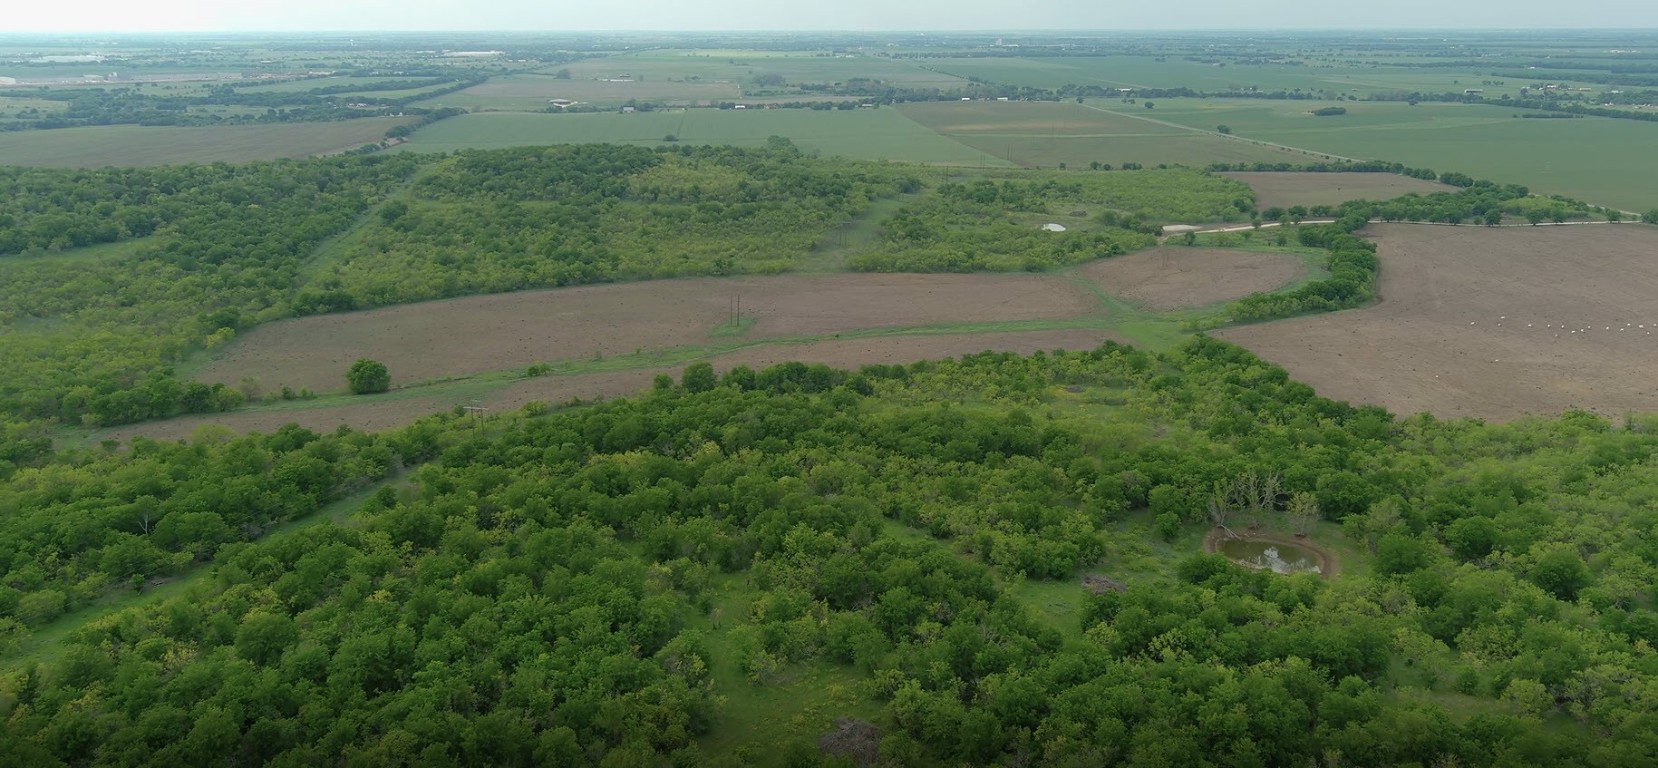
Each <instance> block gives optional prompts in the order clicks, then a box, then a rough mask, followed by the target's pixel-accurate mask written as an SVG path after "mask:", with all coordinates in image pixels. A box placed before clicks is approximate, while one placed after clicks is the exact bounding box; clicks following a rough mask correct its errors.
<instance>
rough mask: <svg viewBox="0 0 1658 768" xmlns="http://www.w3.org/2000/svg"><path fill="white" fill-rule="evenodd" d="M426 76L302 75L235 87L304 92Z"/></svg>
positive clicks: (246, 89) (243, 90) (248, 90)
mask: <svg viewBox="0 0 1658 768" xmlns="http://www.w3.org/2000/svg"><path fill="white" fill-rule="evenodd" d="M430 79H431V78H428V77H347V76H343V75H336V76H330V77H303V78H299V79H297V80H282V81H279V82H273V83H260V84H258V85H245V86H241V87H239V88H237V89H236V90H237V91H240V92H241V93H305V92H307V91H314V90H316V89H318V88H333V87H335V86H341V85H351V86H373V85H377V84H379V83H390V82H396V81H399V80H430Z"/></svg>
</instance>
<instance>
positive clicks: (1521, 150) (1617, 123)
mask: <svg viewBox="0 0 1658 768" xmlns="http://www.w3.org/2000/svg"><path fill="white" fill-rule="evenodd" d="M1090 104H1093V105H1097V106H1099V107H1101V108H1104V109H1111V110H1114V111H1119V112H1133V111H1134V110H1136V109H1141V108H1140V107H1137V106H1135V105H1128V104H1122V103H1121V102H1116V101H1097V102H1090ZM1321 106H1328V104H1326V103H1324V102H1308V101H1264V100H1256V99H1231V100H1229V99H1162V100H1158V101H1157V108H1156V110H1154V111H1155V115H1156V117H1157V118H1158V119H1161V120H1166V121H1169V122H1174V123H1180V124H1182V125H1188V126H1191V127H1193V128H1197V129H1204V130H1213V129H1214V128H1215V126H1217V125H1220V124H1225V125H1227V126H1229V127H1230V128H1231V129H1232V131H1233V134H1234V135H1235V136H1237V137H1240V138H1242V139H1259V140H1263V141H1269V142H1273V143H1277V144H1286V145H1290V146H1294V147H1300V148H1303V149H1308V150H1313V151H1317V152H1326V153H1332V154H1336V155H1343V156H1347V157H1355V158H1360V159H1381V160H1388V161H1392V162H1400V163H1404V164H1406V165H1410V166H1415V167H1426V168H1432V169H1434V170H1439V171H1448V170H1450V171H1460V172H1462V173H1467V174H1470V175H1472V176H1474V177H1476V178H1485V179H1491V180H1493V181H1499V182H1508V183H1516V184H1524V185H1526V186H1529V187H1531V189H1532V191H1534V192H1541V193H1546V194H1563V195H1568V196H1571V197H1575V198H1578V199H1581V200H1585V201H1588V202H1591V203H1594V204H1597V205H1609V206H1617V207H1621V208H1624V209H1627V210H1632V211H1645V210H1648V209H1651V208H1653V207H1654V206H1658V190H1655V189H1654V188H1653V186H1652V179H1653V178H1655V177H1658V123H1648V122H1640V121H1635V120H1615V119H1610V118H1593V117H1591V118H1583V119H1580V120H1528V119H1525V118H1515V117H1514V114H1515V113H1516V112H1518V111H1521V110H1514V109H1505V108H1502V107H1496V106H1489V105H1469V104H1435V103H1426V102H1424V103H1421V104H1417V105H1416V106H1414V107H1413V106H1410V105H1409V104H1404V103H1395V102H1387V103H1366V102H1344V103H1342V104H1341V106H1344V107H1346V108H1347V114H1345V115H1341V116H1336V117H1314V116H1312V115H1310V114H1308V112H1309V111H1310V110H1313V109H1317V108H1319V107H1321Z"/></svg>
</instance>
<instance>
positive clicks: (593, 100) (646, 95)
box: [418, 74, 742, 112]
mask: <svg viewBox="0 0 1658 768" xmlns="http://www.w3.org/2000/svg"><path fill="white" fill-rule="evenodd" d="M741 97H742V89H741V88H739V87H738V86H737V84H736V83H731V82H713V81H706V82H705V81H698V82H685V81H669V80H655V79H647V80H630V81H613V80H595V79H591V78H581V79H577V78H574V77H572V78H570V79H568V80H566V79H561V78H558V77H554V76H553V75H540V74H523V75H505V76H502V77H495V78H491V79H490V80H489V82H486V83H480V84H478V85H474V86H472V87H471V88H467V89H465V90H461V91H456V92H454V93H446V94H443V95H442V96H437V97H434V98H431V99H428V100H426V101H422V102H419V104H418V106H422V107H432V108H437V107H460V108H462V109H467V110H471V111H509V112H525V111H542V110H545V109H547V102H548V100H550V99H570V100H572V101H579V102H582V103H585V104H599V105H618V104H623V103H626V102H628V101H633V100H639V101H656V100H661V101H666V102H669V103H674V104H708V103H712V102H717V101H733V100H736V99H738V98H741Z"/></svg>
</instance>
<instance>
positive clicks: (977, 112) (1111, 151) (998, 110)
mask: <svg viewBox="0 0 1658 768" xmlns="http://www.w3.org/2000/svg"><path fill="white" fill-rule="evenodd" d="M897 109H898V110H899V111H901V112H903V113H904V114H905V115H907V116H909V117H910V118H912V119H914V120H915V121H916V122H918V123H921V124H922V125H925V126H927V127H928V128H931V129H933V130H935V131H937V132H939V133H940V134H942V135H944V136H947V137H949V138H951V139H955V140H956V141H959V142H961V143H962V144H966V145H967V146H970V147H974V148H976V149H978V150H980V151H982V152H985V153H988V154H991V155H995V156H996V157H1000V158H1002V159H1004V160H1007V161H1009V162H1012V163H1015V164H1018V165H1021V166H1025V167H1046V168H1054V167H1057V166H1059V165H1060V164H1061V163H1064V164H1065V165H1066V166H1067V167H1082V166H1086V165H1089V164H1090V163H1094V162H1098V163H1106V164H1110V165H1112V166H1119V165H1122V164H1123V163H1125V162H1131V163H1140V164H1141V165H1147V166H1152V165H1158V164H1163V163H1166V164H1169V165H1193V166H1203V165H1208V164H1210V163H1217V162H1224V163H1239V162H1248V163H1254V162H1266V163H1305V162H1308V157H1307V156H1306V155H1304V154H1301V153H1296V152H1289V151H1285V150H1282V149H1276V148H1273V147H1264V146H1260V145H1256V144H1250V143H1247V142H1242V141H1235V140H1232V139H1227V138H1225V137H1221V136H1216V135H1213V134H1210V133H1207V132H1202V131H1193V130H1191V129H1189V128H1185V127H1181V126H1178V125H1173V124H1170V123H1166V122H1160V121H1156V120H1148V119H1146V118H1145V117H1143V116H1140V115H1135V114H1133V113H1125V114H1116V113H1113V112H1106V111H1101V110H1099V109H1095V108H1092V107H1090V106H1086V105H1082V104H1076V103H1074V102H1051V101H955V102H919V103H912V104H904V105H902V106H900V107H898V108H897Z"/></svg>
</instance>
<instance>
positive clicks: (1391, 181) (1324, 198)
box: [1222, 172, 1456, 210]
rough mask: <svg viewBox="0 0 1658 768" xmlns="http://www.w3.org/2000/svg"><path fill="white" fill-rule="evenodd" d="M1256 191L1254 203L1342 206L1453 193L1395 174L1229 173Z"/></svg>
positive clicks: (1263, 206)
mask: <svg viewBox="0 0 1658 768" xmlns="http://www.w3.org/2000/svg"><path fill="white" fill-rule="evenodd" d="M1222 175H1223V176H1231V177H1232V178H1234V179H1237V180H1238V181H1241V182H1243V183H1245V184H1248V185H1249V188H1250V189H1253V190H1255V206H1256V207H1257V208H1260V209H1262V210H1265V209H1267V208H1272V207H1274V206H1277V207H1280V208H1288V207H1290V206H1292V205H1340V204H1341V203H1345V202H1347V201H1349V200H1391V199H1393V198H1395V197H1399V196H1400V195H1406V194H1410V193H1411V192H1416V193H1418V194H1424V195H1425V194H1429V193H1432V192H1453V191H1455V190H1456V187H1452V186H1449V185H1446V184H1441V183H1439V182H1437V181H1425V180H1423V179H1413V178H1411V177H1409V176H1400V175H1397V174H1392V173H1273V172H1267V173H1226V174H1222Z"/></svg>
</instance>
